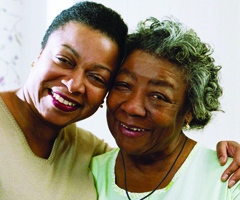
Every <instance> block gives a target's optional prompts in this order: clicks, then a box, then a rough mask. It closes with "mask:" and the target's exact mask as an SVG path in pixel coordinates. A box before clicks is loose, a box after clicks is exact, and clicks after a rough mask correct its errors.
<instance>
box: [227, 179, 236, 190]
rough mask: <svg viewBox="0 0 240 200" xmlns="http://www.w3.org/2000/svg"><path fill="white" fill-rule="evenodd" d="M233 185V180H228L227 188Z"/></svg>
mask: <svg viewBox="0 0 240 200" xmlns="http://www.w3.org/2000/svg"><path fill="white" fill-rule="evenodd" d="M234 184H235V181H234V180H230V181H229V183H228V187H229V188H231V187H232V186H233V185H234Z"/></svg>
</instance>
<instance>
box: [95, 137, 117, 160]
mask: <svg viewBox="0 0 240 200" xmlns="http://www.w3.org/2000/svg"><path fill="white" fill-rule="evenodd" d="M93 136H94V144H95V149H94V152H93V156H97V155H100V154H103V153H106V152H108V151H111V150H112V149H113V148H112V147H110V146H109V145H108V143H106V142H104V140H103V139H99V138H98V137H97V136H95V135H93Z"/></svg>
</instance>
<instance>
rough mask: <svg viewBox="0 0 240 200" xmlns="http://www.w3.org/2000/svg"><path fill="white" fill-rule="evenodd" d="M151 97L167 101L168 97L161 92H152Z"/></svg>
mask: <svg viewBox="0 0 240 200" xmlns="http://www.w3.org/2000/svg"><path fill="white" fill-rule="evenodd" d="M151 98H153V99H154V100H160V101H165V102H169V101H168V99H167V98H166V97H165V96H164V95H163V94H161V93H154V94H152V95H151Z"/></svg>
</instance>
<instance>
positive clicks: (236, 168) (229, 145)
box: [217, 141, 240, 188]
mask: <svg viewBox="0 0 240 200" xmlns="http://www.w3.org/2000/svg"><path fill="white" fill-rule="evenodd" d="M217 156H218V160H219V162H220V164H221V165H225V164H226V162H227V158H228V156H229V157H232V158H233V162H232V163H231V164H230V165H229V167H228V168H227V169H226V170H225V171H224V173H223V175H222V178H221V179H222V181H226V180H227V179H228V178H229V177H230V176H231V175H232V174H233V175H232V176H231V178H230V179H229V181H228V187H229V188H231V187H232V186H233V185H235V183H237V182H238V181H239V179H240V144H238V143H237V142H234V141H221V142H218V144H217Z"/></svg>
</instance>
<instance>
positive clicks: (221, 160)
mask: <svg viewBox="0 0 240 200" xmlns="http://www.w3.org/2000/svg"><path fill="white" fill-rule="evenodd" d="M224 161H225V159H224V157H220V158H219V162H220V164H221V165H222V164H223V163H224Z"/></svg>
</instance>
